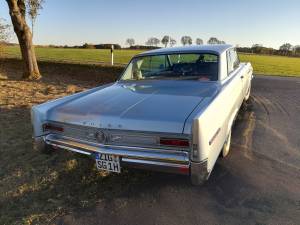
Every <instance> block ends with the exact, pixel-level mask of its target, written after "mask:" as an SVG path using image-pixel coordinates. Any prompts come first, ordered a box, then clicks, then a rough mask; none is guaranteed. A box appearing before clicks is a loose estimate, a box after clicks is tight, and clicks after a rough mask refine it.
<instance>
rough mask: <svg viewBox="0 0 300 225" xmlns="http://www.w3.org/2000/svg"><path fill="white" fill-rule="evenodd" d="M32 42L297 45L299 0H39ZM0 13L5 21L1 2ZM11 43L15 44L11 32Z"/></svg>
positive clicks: (5, 17)
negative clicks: (213, 41)
mask: <svg viewBox="0 0 300 225" xmlns="http://www.w3.org/2000/svg"><path fill="white" fill-rule="evenodd" d="M43 7H44V9H43V10H42V11H41V12H40V15H39V16H38V18H37V22H36V26H35V31H34V43H35V44H44V45H48V44H55V45H81V44H83V43H94V44H99V43H119V44H121V45H122V46H124V45H125V41H126V39H127V38H134V39H135V42H136V44H142V45H143V44H145V42H146V41H147V39H148V38H149V37H157V38H159V39H161V38H162V37H163V36H164V35H166V34H167V35H170V36H172V37H173V38H175V39H176V40H177V43H178V44H180V38H181V37H182V36H184V35H188V36H191V37H192V38H193V40H195V39H196V38H201V39H203V40H204V42H207V40H208V39H209V38H210V37H217V38H218V39H220V40H224V41H225V42H226V43H230V44H233V45H239V46H252V45H253V44H262V45H263V46H266V47H273V48H278V47H279V46H280V45H282V44H283V43H286V42H288V43H291V44H292V45H297V44H299V45H300V29H299V26H300V0H151V1H150V0H45V3H44V6H43ZM0 17H2V18H4V19H5V20H6V21H7V22H8V23H10V17H9V14H8V7H7V3H6V1H5V0H2V1H0ZM11 41H12V42H16V38H15V36H14V35H13V36H12V38H11Z"/></svg>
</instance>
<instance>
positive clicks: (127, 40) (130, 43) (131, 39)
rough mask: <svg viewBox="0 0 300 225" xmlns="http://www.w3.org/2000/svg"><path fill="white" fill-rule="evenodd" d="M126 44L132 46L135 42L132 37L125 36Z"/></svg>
mask: <svg viewBox="0 0 300 225" xmlns="http://www.w3.org/2000/svg"><path fill="white" fill-rule="evenodd" d="M126 44H127V45H129V47H131V46H133V45H134V44H135V41H134V39H133V38H127V39H126Z"/></svg>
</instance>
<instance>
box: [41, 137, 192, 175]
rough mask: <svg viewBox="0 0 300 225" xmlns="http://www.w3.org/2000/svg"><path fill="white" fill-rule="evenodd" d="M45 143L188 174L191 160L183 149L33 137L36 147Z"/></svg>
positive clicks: (126, 164)
mask: <svg viewBox="0 0 300 225" xmlns="http://www.w3.org/2000/svg"><path fill="white" fill-rule="evenodd" d="M45 145H50V146H53V147H54V148H58V149H65V150H69V151H73V152H77V153H81V154H85V155H90V156H93V155H94V154H97V153H105V154H111V155H118V156H119V157H120V159H121V166H128V167H134V168H140V169H147V170H156V171H163V172H169V173H178V174H185V175H188V174H190V166H191V162H190V159H189V153H188V152H185V151H174V150H161V149H149V148H139V147H128V146H105V145H100V144H95V143H90V142H85V141H81V140H80V141H78V140H75V139H72V138H67V137H63V136H59V135H55V134H49V135H46V136H43V137H38V138H35V146H36V147H37V148H44V147H45Z"/></svg>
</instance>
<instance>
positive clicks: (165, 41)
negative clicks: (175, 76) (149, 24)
mask: <svg viewBox="0 0 300 225" xmlns="http://www.w3.org/2000/svg"><path fill="white" fill-rule="evenodd" d="M180 42H181V44H182V45H192V44H193V39H192V37H190V36H182V37H181V39H180ZM125 44H126V45H128V46H129V48H132V47H134V46H135V40H134V38H127V39H126V42H125ZM145 44H146V46H151V47H158V45H159V44H162V45H163V46H164V47H168V46H169V47H173V46H174V45H176V44H177V41H176V40H175V39H174V38H172V37H171V36H169V35H165V36H163V38H162V39H159V38H157V37H150V38H148V40H147V41H146V42H145ZM194 44H196V45H203V44H204V42H203V40H202V39H201V38H196V39H195V42H194ZM207 44H225V41H221V40H219V39H218V38H216V37H211V38H209V40H208V41H207Z"/></svg>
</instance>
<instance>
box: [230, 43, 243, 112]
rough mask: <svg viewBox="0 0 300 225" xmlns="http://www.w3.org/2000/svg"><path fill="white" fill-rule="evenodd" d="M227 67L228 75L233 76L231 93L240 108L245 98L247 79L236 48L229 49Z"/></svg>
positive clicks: (236, 105)
mask: <svg viewBox="0 0 300 225" xmlns="http://www.w3.org/2000/svg"><path fill="white" fill-rule="evenodd" d="M227 69H228V76H229V77H231V78H230V80H231V82H230V83H231V84H230V85H231V86H232V87H231V88H232V90H233V92H232V93H231V98H232V100H233V101H234V107H235V108H239V106H240V104H241V102H242V101H243V98H244V92H245V79H244V75H243V74H242V73H243V71H242V66H241V64H240V61H239V58H238V55H237V53H236V51H235V49H233V48H232V49H229V50H228V51H227Z"/></svg>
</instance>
